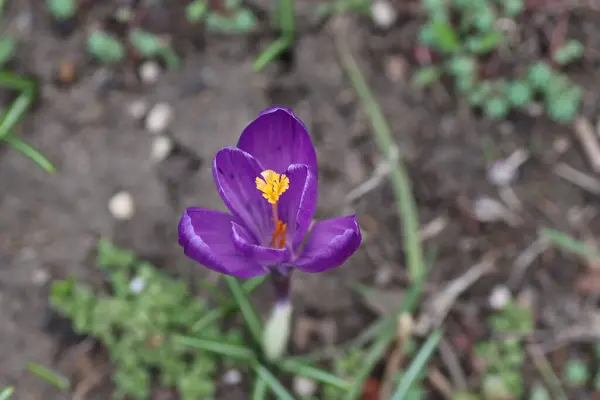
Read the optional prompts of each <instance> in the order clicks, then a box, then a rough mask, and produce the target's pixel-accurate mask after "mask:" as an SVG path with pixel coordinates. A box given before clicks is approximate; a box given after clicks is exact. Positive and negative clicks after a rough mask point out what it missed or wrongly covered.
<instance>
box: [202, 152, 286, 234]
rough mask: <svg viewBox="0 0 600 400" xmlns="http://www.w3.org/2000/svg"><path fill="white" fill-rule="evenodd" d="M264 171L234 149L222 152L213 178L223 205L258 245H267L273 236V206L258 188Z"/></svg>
mask: <svg viewBox="0 0 600 400" xmlns="http://www.w3.org/2000/svg"><path fill="white" fill-rule="evenodd" d="M261 172H262V169H261V167H260V165H258V162H257V161H256V160H255V159H254V158H253V157H252V156H251V155H250V154H248V153H246V152H244V151H242V150H240V149H236V148H234V147H226V148H224V149H222V150H219V152H218V153H217V155H216V156H215V160H214V162H213V176H214V179H215V183H216V184H217V189H218V190H219V194H220V195H221V198H222V199H223V202H224V203H225V205H227V207H228V208H229V210H231V212H232V214H233V215H235V216H236V217H238V218H239V219H240V220H241V221H242V223H243V225H244V226H245V227H247V228H248V229H249V230H250V232H251V234H253V235H254V239H255V241H256V242H257V243H260V244H263V245H266V244H267V242H268V241H269V240H270V238H271V234H272V233H273V229H274V228H273V226H274V224H273V221H271V218H272V209H271V205H270V204H269V203H268V202H267V201H266V200H265V199H264V198H263V197H262V194H261V192H260V191H259V190H258V189H257V188H256V178H257V177H259V176H260V173H261Z"/></svg>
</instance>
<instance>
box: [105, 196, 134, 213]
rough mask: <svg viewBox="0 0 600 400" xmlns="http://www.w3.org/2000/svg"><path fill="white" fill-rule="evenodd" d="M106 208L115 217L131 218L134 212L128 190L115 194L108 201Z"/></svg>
mask: <svg viewBox="0 0 600 400" xmlns="http://www.w3.org/2000/svg"><path fill="white" fill-rule="evenodd" d="M108 209H109V211H110V213H111V214H112V215H113V217H115V218H116V219H119V220H127V219H131V217H133V214H134V212H135V206H134V203H133V197H132V196H131V194H130V193H129V192H125V191H123V192H119V193H117V194H115V195H114V196H113V197H112V198H111V199H110V201H109V202H108Z"/></svg>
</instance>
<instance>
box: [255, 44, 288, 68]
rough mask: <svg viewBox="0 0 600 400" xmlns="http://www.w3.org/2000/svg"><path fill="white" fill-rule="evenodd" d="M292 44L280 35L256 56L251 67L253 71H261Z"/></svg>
mask: <svg viewBox="0 0 600 400" xmlns="http://www.w3.org/2000/svg"><path fill="white" fill-rule="evenodd" d="M291 45H292V42H291V40H290V39H289V38H287V37H285V36H282V37H280V38H279V39H277V40H276V41H274V42H273V43H271V44H270V45H269V47H267V48H266V49H265V50H263V52H262V53H260V54H259V55H258V57H256V61H254V65H253V66H252V69H253V70H254V72H259V71H261V70H262V69H263V68H264V67H266V66H267V64H269V63H271V62H273V60H275V59H276V58H277V57H279V55H280V54H281V53H283V52H284V51H286V50H287V48H288V47H290V46H291Z"/></svg>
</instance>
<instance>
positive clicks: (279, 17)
mask: <svg viewBox="0 0 600 400" xmlns="http://www.w3.org/2000/svg"><path fill="white" fill-rule="evenodd" d="M274 25H275V27H276V28H277V29H278V30H279V31H280V32H281V37H279V39H277V40H275V41H274V42H273V43H271V44H270V45H269V46H268V47H267V48H266V49H265V50H264V51H263V52H262V53H261V54H260V55H259V56H258V57H257V58H256V61H254V66H253V69H254V71H260V70H262V69H263V68H264V67H265V66H266V65H267V64H269V63H271V62H272V61H273V60H275V59H276V58H277V57H279V56H280V55H281V54H282V53H284V52H285V51H286V50H287V49H289V48H290V47H292V45H293V44H294V41H295V39H296V17H295V15H294V0H278V1H277V2H276V5H275V16H274Z"/></svg>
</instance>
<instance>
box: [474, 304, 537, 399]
mask: <svg viewBox="0 0 600 400" xmlns="http://www.w3.org/2000/svg"><path fill="white" fill-rule="evenodd" d="M489 325H490V328H491V329H492V332H494V334H500V335H515V334H527V333H531V332H532V331H533V317H532V315H531V311H530V310H529V309H526V308H523V307H519V306H518V305H516V304H515V303H513V302H509V303H508V304H507V305H506V306H505V308H504V309H503V310H502V311H501V312H500V313H498V314H496V315H492V316H491V317H490V318H489ZM475 354H476V355H477V356H478V357H479V358H480V359H481V360H482V361H483V362H484V364H485V372H484V374H483V377H482V385H481V386H482V387H481V391H482V392H483V395H484V396H485V397H486V398H521V397H522V396H523V393H524V391H525V384H524V382H523V377H522V375H521V368H522V367H523V364H524V362H525V351H524V348H523V343H522V341H521V340H520V339H518V338H514V337H508V338H502V339H499V340H492V339H490V340H486V341H483V342H480V343H478V344H477V345H476V347H475Z"/></svg>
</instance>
